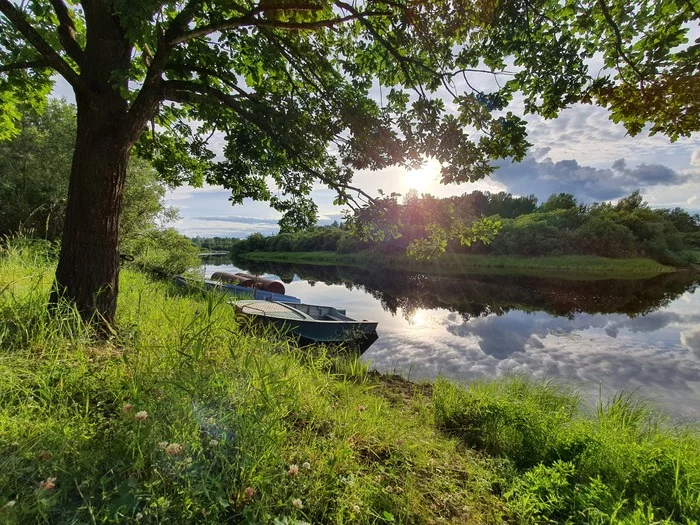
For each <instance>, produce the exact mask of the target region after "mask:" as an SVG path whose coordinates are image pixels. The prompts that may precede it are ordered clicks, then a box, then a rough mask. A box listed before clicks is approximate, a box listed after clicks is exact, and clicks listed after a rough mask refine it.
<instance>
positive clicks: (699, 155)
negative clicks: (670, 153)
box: [690, 148, 700, 166]
mask: <svg viewBox="0 0 700 525" xmlns="http://www.w3.org/2000/svg"><path fill="white" fill-rule="evenodd" d="M690 165H691V166H700V148H695V149H694V150H693V153H692V155H691V156H690Z"/></svg>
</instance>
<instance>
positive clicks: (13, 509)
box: [0, 248, 700, 525]
mask: <svg viewBox="0 0 700 525" xmlns="http://www.w3.org/2000/svg"><path fill="white" fill-rule="evenodd" d="M52 272H53V263H52V261H51V260H50V259H48V258H46V257H44V256H42V255H41V254H39V253H37V252H35V251H32V250H31V249H29V248H23V249H15V248H10V249H9V250H8V249H6V250H4V251H2V252H0V461H1V462H2V464H1V466H2V468H1V469H0V523H7V524H24V523H175V524H180V523H182V524H191V523H211V524H219V523H270V524H292V523H297V524H300V523H319V524H320V523H324V524H325V523H334V524H350V523H367V524H370V523H371V524H377V523H406V524H421V523H426V524H438V523H454V524H464V523H503V522H509V523H532V524H535V523H564V522H566V523H601V524H602V523H630V524H642V523H652V522H653V523H682V524H686V525H688V524H691V523H697V522H698V520H700V435H699V434H698V432H697V430H695V429H691V428H688V427H675V426H671V425H669V424H667V422H666V421H664V420H662V419H659V418H657V417H655V416H654V415H653V414H652V412H650V411H649V410H647V409H645V408H644V407H643V406H641V405H639V404H637V403H635V402H634V401H633V400H631V399H629V398H626V397H619V398H617V399H615V400H612V401H611V402H610V403H607V404H605V405H602V406H601V407H599V409H598V410H597V411H595V410H593V415H591V416H586V415H584V414H586V413H590V411H589V412H586V411H583V410H581V407H580V404H579V400H578V397H577V395H576V393H575V392H572V391H570V390H567V389H564V388H562V387H558V386H556V385H553V384H546V383H531V382H529V381H527V380H525V379H524V378H520V377H513V378H505V379H501V380H498V381H492V382H481V383H473V384H470V385H465V386H458V385H456V384H454V383H450V382H447V381H442V380H440V381H437V382H435V383H434V385H427V384H423V385H416V384H411V383H407V382H405V381H402V380H400V379H398V378H392V377H386V376H380V375H377V374H373V373H371V372H369V371H368V367H367V366H366V365H365V364H363V363H362V362H361V361H360V360H358V359H357V358H354V357H352V356H335V357H333V356H331V355H330V354H329V353H328V352H326V351H324V349H322V348H319V349H316V350H315V351H313V352H309V351H304V352H301V351H299V350H298V349H296V348H295V347H294V346H293V345H290V344H289V343H287V342H284V341H281V340H279V339H277V338H276V337H274V335H273V334H269V333H268V334H265V333H258V334H251V333H249V332H248V331H247V330H245V329H244V327H242V326H240V325H239V324H238V321H237V320H236V319H235V318H234V315H233V312H232V308H230V307H229V306H228V304H227V303H226V298H224V297H219V296H216V295H196V294H188V292H186V291H183V290H181V289H178V288H175V287H172V286H170V285H168V284H167V283H163V282H157V281H153V280H151V279H149V278H148V277H146V276H145V275H143V274H140V273H136V272H133V271H129V270H125V271H123V272H122V276H121V282H120V297H119V307H118V323H119V330H118V332H117V333H115V335H114V337H113V338H112V339H111V340H110V341H107V342H105V341H99V340H98V339H96V338H95V337H94V334H93V333H92V331H91V329H90V328H89V327H87V326H86V325H84V324H83V323H82V322H81V321H80V319H79V317H78V315H77V314H76V312H75V311H74V310H73V309H72V308H71V307H69V306H67V305H59V307H58V309H57V311H55V312H54V314H53V315H49V314H47V309H46V306H47V305H46V299H47V296H48V291H49V287H50V284H51V277H52Z"/></svg>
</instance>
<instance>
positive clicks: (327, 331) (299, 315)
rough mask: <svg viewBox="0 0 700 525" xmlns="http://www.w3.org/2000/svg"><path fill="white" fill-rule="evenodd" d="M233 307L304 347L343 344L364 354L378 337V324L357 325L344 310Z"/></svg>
mask: <svg viewBox="0 0 700 525" xmlns="http://www.w3.org/2000/svg"><path fill="white" fill-rule="evenodd" d="M232 304H233V306H234V308H235V309H236V312H237V313H239V314H240V315H244V316H246V317H249V318H250V319H252V320H253V321H255V322H260V323H262V324H264V325H272V326H275V327H276V328H278V329H280V330H281V331H283V332H285V333H287V334H289V335H292V336H294V337H296V338H298V339H299V341H300V342H301V343H302V344H313V343H324V344H344V345H346V346H351V347H354V348H357V349H358V350H359V351H360V352H364V351H365V350H367V349H368V348H369V347H370V346H371V345H372V343H374V342H375V341H376V340H377V339H378V337H379V336H378V335H377V323H376V322H375V321H366V320H362V321H358V320H356V319H353V318H351V317H348V316H347V315H345V310H340V309H338V308H333V307H332V306H318V305H313V304H304V303H300V304H285V302H284V301H256V300H240V301H237V302H236V303H232Z"/></svg>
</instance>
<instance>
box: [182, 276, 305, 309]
mask: <svg viewBox="0 0 700 525" xmlns="http://www.w3.org/2000/svg"><path fill="white" fill-rule="evenodd" d="M175 284H177V285H179V286H200V287H201V286H204V288H207V289H216V290H220V291H222V292H226V293H230V294H232V295H235V296H236V297H240V298H243V299H256V300H257V299H259V300H262V301H280V302H284V303H290V304H294V303H301V300H300V299H299V298H298V297H294V296H293V295H285V294H281V293H274V292H267V291H265V290H258V289H257V288H248V287H246V286H240V285H237V284H227V283H223V282H221V281H214V280H212V279H204V281H200V280H198V279H190V278H188V277H184V276H182V275H176V276H175Z"/></svg>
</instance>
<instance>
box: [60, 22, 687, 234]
mask: <svg viewBox="0 0 700 525" xmlns="http://www.w3.org/2000/svg"><path fill="white" fill-rule="evenodd" d="M693 33H697V34H698V35H700V30H697V31H693ZM690 36H691V38H692V39H694V38H695V37H696V36H697V35H696V34H692V35H690ZM594 66H595V65H593V66H592V70H595V69H594ZM480 82H481V83H480ZM492 82H493V79H492V77H491V76H490V75H484V76H482V77H480V78H477V79H476V81H474V80H473V79H472V83H473V84H476V87H478V88H480V89H483V90H489V88H490V87H491V86H490V83H492ZM377 95H378V94H377ZM54 96H57V97H65V98H66V99H68V100H73V96H72V92H71V90H70V87H69V86H68V84H67V83H65V81H62V80H61V79H58V81H57V83H56V87H55V89H54ZM448 107H449V104H448ZM522 108H523V104H522V100H518V99H517V98H516V99H515V100H514V102H513V103H512V104H511V106H509V108H507V109H508V110H513V111H514V112H515V113H516V114H520V115H522ZM525 119H526V121H527V122H528V140H529V142H530V143H532V147H531V149H530V151H529V152H528V155H527V156H526V158H525V159H524V160H523V161H522V162H520V163H513V162H510V161H509V160H502V161H497V162H496V163H495V165H496V166H497V167H498V169H497V170H496V171H495V172H494V173H493V175H491V176H490V177H488V178H487V179H484V180H482V181H479V182H477V183H467V184H460V185H455V184H451V185H446V186H445V185H441V184H439V183H438V179H439V170H440V165H439V163H437V162H436V161H434V160H430V159H426V163H425V165H424V166H423V168H421V169H420V170H416V171H412V172H409V171H407V170H405V169H404V168H401V167H393V168H388V169H385V170H381V171H374V172H372V171H364V170H360V171H357V172H356V173H355V175H354V180H353V182H354V185H355V186H358V187H360V188H362V189H363V190H364V191H366V192H368V193H369V194H370V195H377V190H378V189H381V190H383V191H384V192H385V193H390V192H398V193H401V194H405V193H406V192H407V191H408V190H410V189H415V190H417V191H418V192H419V193H430V194H432V195H435V196H438V197H445V196H450V195H460V194H462V193H465V192H470V191H474V190H477V189H478V190H482V191H491V192H498V191H507V192H510V193H513V194H514V195H529V194H535V195H536V196H537V197H538V199H540V201H543V200H546V199H547V197H548V196H549V195H551V194H552V193H560V192H567V193H572V194H573V195H575V196H576V198H577V199H578V200H579V201H581V202H584V203H592V202H596V201H597V202H601V201H614V200H617V199H619V198H621V197H624V196H626V195H629V194H630V193H632V192H633V191H635V190H637V189H639V190H640V191H641V193H642V195H643V196H644V198H645V200H646V201H647V202H649V204H650V205H651V206H652V207H676V206H680V207H683V208H685V209H687V210H689V211H690V212H691V213H700V133H695V134H694V135H693V136H691V137H685V138H680V139H678V140H677V141H676V142H671V141H670V140H669V139H668V138H667V137H665V136H663V135H655V136H649V135H648V134H647V133H645V132H642V133H641V134H639V135H637V136H635V137H631V136H629V135H628V134H627V133H626V130H625V129H624V127H623V126H622V125H617V124H614V123H613V122H612V121H611V120H610V119H609V114H608V112H607V110H605V109H604V108H600V107H597V106H592V105H583V104H577V105H574V106H572V107H571V108H568V109H565V110H564V111H562V112H561V113H560V115H559V116H558V117H557V118H556V119H550V120H545V119H543V118H541V117H539V116H536V115H527V116H525ZM215 139H216V137H215ZM219 142H221V141H219ZM228 197H229V192H228V191H227V190H225V189H224V188H222V187H217V186H206V185H205V186H204V187H203V188H192V187H189V186H183V187H179V188H176V189H174V190H172V191H169V192H168V194H167V196H166V203H167V204H168V205H169V206H175V207H177V208H178V209H179V214H180V218H179V220H177V221H176V222H175V223H174V224H173V226H174V227H175V228H177V230H178V231H180V232H181V233H183V234H185V235H187V236H190V237H194V236H202V237H214V236H221V237H246V236H247V235H249V234H251V233H254V232H261V233H263V234H265V235H270V234H274V233H276V232H277V231H278V230H279V228H278V226H277V220H278V219H279V217H280V214H279V213H278V212H276V211H275V210H273V209H272V208H270V206H269V205H268V204H267V203H265V202H253V201H250V200H246V201H245V202H244V203H243V204H242V205H236V206H232V205H231V203H230V202H229V200H228ZM312 198H313V199H314V201H315V202H316V203H317V205H318V207H319V215H320V217H319V223H320V224H328V223H330V222H332V221H333V220H336V219H341V218H342V215H343V208H341V207H338V206H334V205H333V204H332V202H333V199H334V198H335V194H334V192H333V191H331V190H329V189H326V188H323V187H322V186H320V185H318V186H317V187H316V189H314V191H313V193H312Z"/></svg>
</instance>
